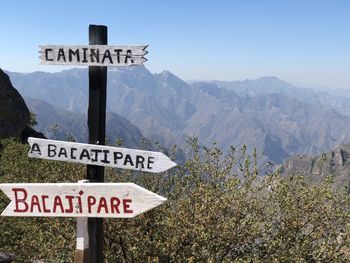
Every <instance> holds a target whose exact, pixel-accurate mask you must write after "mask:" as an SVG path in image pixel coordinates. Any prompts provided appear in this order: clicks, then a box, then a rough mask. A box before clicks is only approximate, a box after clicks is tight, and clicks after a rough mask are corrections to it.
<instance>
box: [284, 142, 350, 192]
mask: <svg viewBox="0 0 350 263" xmlns="http://www.w3.org/2000/svg"><path fill="white" fill-rule="evenodd" d="M281 172H282V173H283V174H287V175H293V174H297V173H299V174H303V175H311V176H312V178H313V180H315V181H320V180H322V179H324V178H326V177H327V176H331V177H332V178H333V179H334V180H335V181H336V185H337V186H339V187H343V186H344V187H349V186H350V144H344V145H340V146H338V147H336V148H334V149H333V150H332V151H329V152H326V153H323V154H321V155H318V156H307V155H298V156H295V157H293V158H291V159H288V160H287V161H286V162H284V164H283V165H282V166H281Z"/></svg>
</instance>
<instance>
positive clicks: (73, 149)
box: [70, 148, 77, 160]
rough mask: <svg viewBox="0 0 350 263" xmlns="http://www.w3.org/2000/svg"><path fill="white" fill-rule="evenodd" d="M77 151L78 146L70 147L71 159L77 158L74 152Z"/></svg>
mask: <svg viewBox="0 0 350 263" xmlns="http://www.w3.org/2000/svg"><path fill="white" fill-rule="evenodd" d="M76 151H77V148H71V149H70V158H71V159H73V160H74V159H77V157H76V156H75V155H74V152H76Z"/></svg>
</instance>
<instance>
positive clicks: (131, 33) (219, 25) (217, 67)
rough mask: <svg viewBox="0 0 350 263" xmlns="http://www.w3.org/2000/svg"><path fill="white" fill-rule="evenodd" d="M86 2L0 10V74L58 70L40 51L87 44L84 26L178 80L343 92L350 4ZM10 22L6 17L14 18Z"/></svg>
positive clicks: (347, 77) (348, 77) (349, 53)
mask: <svg viewBox="0 0 350 263" xmlns="http://www.w3.org/2000/svg"><path fill="white" fill-rule="evenodd" d="M104 3H105V5H106V6H105V9H104V8H102V7H101V8H100V10H101V11H97V9H96V6H95V5H96V3H95V2H92V1H81V0H78V1H74V2H71V1H67V0H63V1H60V2H47V1H43V0H38V1H34V2H22V1H18V0H13V1H10V2H6V3H4V4H3V5H2V15H1V16H0V29H1V31H2V33H3V36H6V37H3V39H2V41H1V42H0V50H1V59H0V67H1V68H4V69H6V70H9V71H13V72H33V71H45V72H57V71H61V70H64V69H68V68H67V67H64V66H44V65H39V59H38V56H39V54H38V51H39V47H38V46H39V45H42V44H61V45H84V44H88V26H89V24H102V25H106V26H108V38H109V40H108V43H109V44H111V45H112V44H115V45H118V44H148V45H149V47H148V51H149V54H147V56H146V57H147V58H148V62H146V66H147V68H148V69H149V70H150V71H151V72H161V71H163V70H169V71H171V72H172V73H173V74H175V75H177V76H179V77H180V78H182V79H185V80H191V79H200V80H209V79H210V80H212V79H215V80H223V81H229V80H244V79H256V78H259V77H262V76H277V77H278V78H280V79H283V80H285V81H288V82H291V83H303V85H306V86H325V87H332V88H342V89H350V65H349V61H350V49H349V46H350V33H349V30H348V25H349V24H350V17H349V16H348V13H349V10H350V2H348V1H344V0H335V1H332V2H327V3H326V2H320V1H316V0H311V1H307V2H305V1H301V0H297V1H292V2H281V1H273V0H266V1H261V2H260V1H259V2H239V1H227V0H223V1H220V2H219V3H216V2H215V3H214V2H212V1H184V0H180V1H176V2H164V1H160V0H154V1H152V2H151V3H150V2H147V3H146V2H132V1H128V2H115V1H110V0H107V1H105V2H104ZM14 18H15V19H14Z"/></svg>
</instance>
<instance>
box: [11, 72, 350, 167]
mask: <svg viewBox="0 0 350 263" xmlns="http://www.w3.org/2000/svg"><path fill="white" fill-rule="evenodd" d="M9 74H10V77H11V79H12V81H13V83H15V85H16V87H18V90H19V91H20V93H21V94H22V95H24V96H28V97H31V98H37V99H40V100H44V101H46V102H48V103H50V104H52V105H53V106H55V107H57V108H60V109H66V110H68V111H71V112H74V113H79V114H85V113H86V111H87V101H88V99H87V98H88V94H87V87H88V81H87V76H88V74H87V70H86V69H71V70H65V71H62V72H59V73H42V72H35V73H30V74H18V73H9ZM107 92H108V95H107V111H109V112H111V113H115V114H118V115H120V116H122V117H123V118H126V119H128V120H129V121H130V123H131V124H132V125H134V126H136V127H137V128H138V129H139V130H140V131H141V133H142V134H143V135H144V136H145V137H147V138H149V139H150V140H152V141H156V142H159V143H161V144H163V145H165V146H170V145H173V144H177V145H178V146H180V147H183V146H184V145H185V142H186V139H187V138H188V137H189V136H197V137H199V141H200V142H202V143H203V144H205V145H207V146H208V145H211V144H212V142H213V141H216V142H217V146H219V147H220V148H222V149H223V150H224V151H225V150H227V149H229V147H230V146H231V145H233V146H235V147H240V146H241V145H242V144H246V145H248V146H250V147H251V148H257V150H258V152H260V153H262V152H263V153H264V154H265V157H264V158H265V159H266V160H270V161H273V162H275V163H282V162H283V161H284V160H285V159H286V158H288V157H290V156H293V155H296V154H317V153H321V152H322V151H326V150H329V149H332V148H334V147H335V146H336V145H340V144H344V143H348V142H350V127H349V125H348V124H349V123H350V117H349V116H350V99H347V98H342V97H337V96H333V95H330V94H328V93H326V92H320V91H315V90H312V89H304V88H299V87H295V86H293V85H292V84H289V83H287V82H285V81H283V80H280V79H278V78H276V77H273V76H270V77H262V78H259V79H256V80H245V81H228V82H227V81H209V82H195V83H190V84H189V83H187V82H185V81H183V80H182V79H180V78H179V77H177V76H175V75H174V74H172V73H171V72H169V71H163V72H161V73H159V74H152V73H151V72H149V71H148V70H147V69H146V68H145V67H143V66H141V67H130V68H120V69H119V68H116V69H113V70H109V72H108V91H107Z"/></svg>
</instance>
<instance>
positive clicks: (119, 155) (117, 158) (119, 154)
mask: <svg viewBox="0 0 350 263" xmlns="http://www.w3.org/2000/svg"><path fill="white" fill-rule="evenodd" d="M113 155H114V164H117V162H118V160H121V159H123V154H122V153H121V152H114V153H113Z"/></svg>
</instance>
